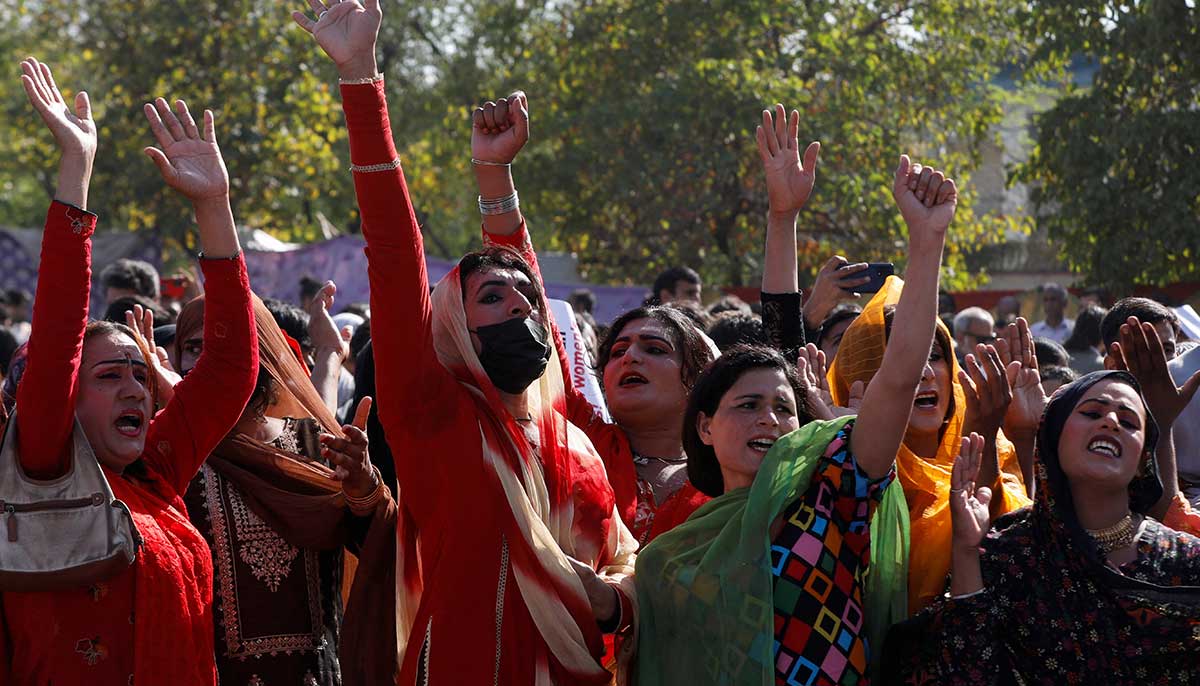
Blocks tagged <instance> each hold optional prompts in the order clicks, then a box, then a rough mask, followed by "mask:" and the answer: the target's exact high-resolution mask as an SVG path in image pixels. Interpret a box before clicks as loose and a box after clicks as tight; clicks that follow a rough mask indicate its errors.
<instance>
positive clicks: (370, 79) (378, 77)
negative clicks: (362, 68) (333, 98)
mask: <svg viewBox="0 0 1200 686" xmlns="http://www.w3.org/2000/svg"><path fill="white" fill-rule="evenodd" d="M382 80H383V74H380V73H379V72H375V75H374V76H367V77H365V78H361V79H343V78H338V83H340V84H342V85H343V86H363V85H366V84H368V83H379V82H380V81H382Z"/></svg>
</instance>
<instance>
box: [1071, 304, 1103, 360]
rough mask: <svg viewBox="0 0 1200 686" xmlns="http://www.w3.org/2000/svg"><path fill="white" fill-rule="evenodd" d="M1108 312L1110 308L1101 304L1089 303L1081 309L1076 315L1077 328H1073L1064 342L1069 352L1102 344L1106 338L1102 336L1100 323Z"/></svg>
mask: <svg viewBox="0 0 1200 686" xmlns="http://www.w3.org/2000/svg"><path fill="white" fill-rule="evenodd" d="M1107 314H1108V310H1106V309H1104V308H1103V307H1100V306H1099V305H1088V306H1087V307H1085V308H1083V309H1082V310H1080V311H1079V315H1078V316H1076V317H1075V328H1074V329H1071V335H1070V336H1069V337H1068V338H1067V340H1066V341H1064V342H1063V347H1064V348H1066V350H1067V352H1079V351H1083V350H1087V349H1089V348H1091V347H1093V346H1098V345H1100V344H1102V343H1103V342H1104V339H1103V338H1102V337H1101V336H1100V324H1101V322H1103V321H1104V317H1105V315H1107Z"/></svg>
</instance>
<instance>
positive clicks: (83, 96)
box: [16, 58, 96, 479]
mask: <svg viewBox="0 0 1200 686" xmlns="http://www.w3.org/2000/svg"><path fill="white" fill-rule="evenodd" d="M21 71H22V74H21V83H22V84H23V85H24V86H25V94H26V95H27V96H28V97H29V102H30V104H31V105H33V109H34V110H35V111H36V112H37V113H38V115H39V116H40V117H41V118H42V121H43V122H45V124H46V128H48V129H50V132H51V133H52V134H53V135H54V140H55V142H56V143H57V145H58V150H59V154H60V159H59V165H58V187H57V189H56V190H55V193H54V202H52V203H51V205H50V209H49V211H48V212H47V213H46V230H45V232H44V233H43V234H42V258H41V265H40V267H39V269H38V285H39V286H40V287H39V288H38V289H37V295H36V297H35V298H34V301H33V321H34V322H36V324H37V326H34V327H33V331H32V332H31V334H30V339H29V359H28V362H27V366H26V368H25V376H24V377H22V383H21V385H20V386H19V387H18V389H17V405H16V407H17V408H18V412H17V429H18V433H17V438H18V449H19V452H20V456H21V466H22V467H23V468H24V469H25V471H26V472H27V473H28V474H29V475H30V476H33V477H34V478H40V479H51V478H55V477H57V476H60V475H62V474H63V473H65V472H66V471H67V469H68V468H69V465H70V459H71V454H70V447H69V445H70V444H69V442H68V440H69V438H70V435H71V428H72V424H73V421H74V412H75V379H76V377H77V376H78V375H79V363H80V360H81V358H82V354H83V330H84V327H85V326H87V314H88V296H89V292H90V285H91V261H92V259H91V255H92V250H91V240H90V239H91V235H92V231H93V230H94V229H95V228H96V215H94V214H92V213H90V212H88V211H87V197H88V186H89V184H90V183H91V178H92V162H93V160H94V159H95V156H96V123H95V122H94V121H93V120H92V107H91V102H90V101H89V100H88V95H87V93H85V92H83V91H80V92H79V93H77V94H76V95H75V102H74V106H73V107H72V106H69V105H67V103H66V102H64V100H63V97H62V94H61V93H60V92H59V90H58V85H57V84H56V83H55V82H54V76H53V75H52V74H51V72H50V67H48V66H47V65H45V64H42V63H40V62H38V61H37V60H35V59H33V58H30V59H27V60H25V61H24V62H22V63H21Z"/></svg>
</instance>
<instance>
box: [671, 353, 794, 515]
mask: <svg viewBox="0 0 1200 686" xmlns="http://www.w3.org/2000/svg"><path fill="white" fill-rule="evenodd" d="M755 369H777V370H779V371H781V372H783V375H784V377H786V378H787V380H788V383H789V384H790V385H791V387H792V392H793V393H794V394H795V396H796V418H797V419H798V420H799V422H800V426H803V425H805V424H807V423H808V422H810V421H812V419H813V412H812V408H811V407H810V406H809V404H808V395H807V394H805V392H804V388H803V386H801V384H800V378H799V377H798V376H797V375H796V370H795V368H793V367H792V365H791V363H790V362H788V361H787V359H785V358H784V356H783V355H782V354H780V352H779V351H778V350H775V349H774V348H768V347H765V346H745V345H739V346H735V347H734V348H732V349H730V350H729V352H727V353H724V354H723V355H721V356H720V357H718V358H717V359H716V360H715V361H714V362H713V363H712V364H711V365H709V366H708V369H705V370H704V372H703V373H702V374H700V378H699V379H697V380H696V385H695V387H694V388H692V392H691V393H690V394H689V395H688V404H687V410H686V411H685V412H684V413H683V450H684V452H686V453H687V470H688V479H689V480H691V482H692V485H693V486H695V487H696V490H698V491H700V492H701V493H703V494H705V495H708V496H712V497H714V498H715V497H717V496H719V495H721V494H722V493H724V492H725V478H724V477H723V476H722V475H721V463H720V462H719V461H718V460H717V452H716V451H715V450H714V449H713V447H712V446H711V445H705V443H704V442H703V441H701V440H700V430H699V429H698V428H697V427H696V424H697V422H698V420H699V418H700V413H702V412H703V413H704V414H705V415H707V416H709V417H711V416H713V415H714V414H716V412H717V407H718V406H719V405H720V404H721V398H723V397H725V394H726V393H728V392H729V389H730V388H733V385H734V384H736V383H737V381H738V379H740V378H742V375H743V374H745V373H746V372H749V371H752V370H755Z"/></svg>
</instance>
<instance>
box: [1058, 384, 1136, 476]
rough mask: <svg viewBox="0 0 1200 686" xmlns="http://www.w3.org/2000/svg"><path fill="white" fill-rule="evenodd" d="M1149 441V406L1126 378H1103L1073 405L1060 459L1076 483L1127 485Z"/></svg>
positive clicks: (1064, 430)
mask: <svg viewBox="0 0 1200 686" xmlns="http://www.w3.org/2000/svg"><path fill="white" fill-rule="evenodd" d="M1145 443H1146V408H1145V406H1144V405H1143V404H1142V399H1141V398H1140V397H1139V396H1138V394H1137V393H1136V392H1135V391H1134V390H1133V389H1132V388H1130V387H1129V386H1128V385H1127V384H1124V383H1121V382H1119V381H1101V382H1100V383H1098V384H1095V385H1094V386H1092V387H1091V388H1089V389H1088V390H1087V392H1086V393H1085V394H1084V396H1083V399H1082V400H1080V401H1079V404H1077V405H1076V406H1075V409H1074V410H1072V411H1071V415H1070V417H1069V418H1068V419H1067V421H1066V423H1065V424H1064V425H1063V429H1062V434H1061V435H1060V436H1059V439H1058V459H1059V462H1060V463H1061V464H1062V469H1063V473H1064V474H1066V475H1067V479H1068V480H1069V481H1070V482H1071V488H1072V489H1077V488H1079V487H1089V488H1098V489H1119V490H1125V489H1126V488H1128V486H1129V482H1131V481H1133V477H1134V475H1135V474H1136V473H1137V470H1138V464H1139V462H1140V461H1141V459H1142V448H1143V446H1144V445H1145Z"/></svg>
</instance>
